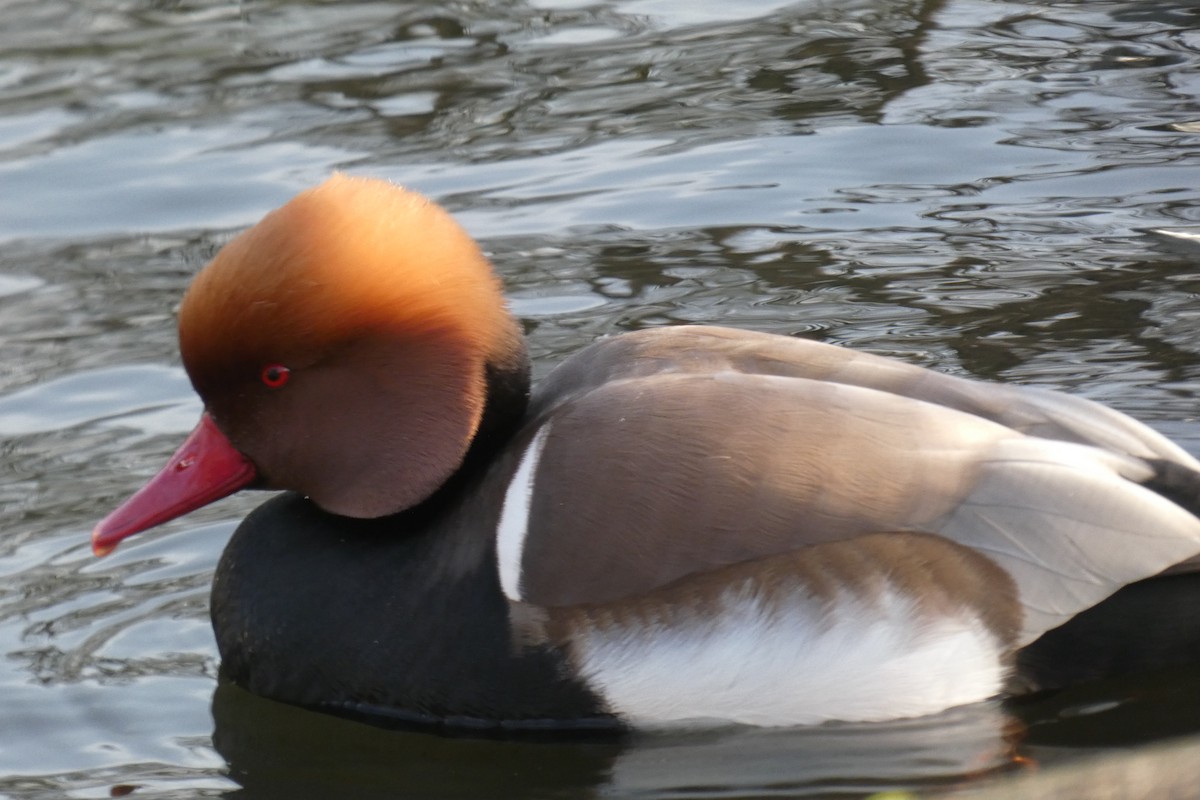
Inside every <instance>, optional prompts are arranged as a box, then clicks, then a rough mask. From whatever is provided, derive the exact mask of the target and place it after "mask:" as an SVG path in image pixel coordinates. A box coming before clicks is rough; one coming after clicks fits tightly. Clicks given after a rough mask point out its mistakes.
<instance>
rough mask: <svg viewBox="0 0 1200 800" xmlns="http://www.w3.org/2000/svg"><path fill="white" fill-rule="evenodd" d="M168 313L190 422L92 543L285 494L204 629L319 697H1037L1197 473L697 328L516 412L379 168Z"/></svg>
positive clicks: (523, 390) (1141, 438)
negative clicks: (196, 414)
mask: <svg viewBox="0 0 1200 800" xmlns="http://www.w3.org/2000/svg"><path fill="white" fill-rule="evenodd" d="M178 325H179V347H180V353H181V357H182V361H183V365H184V368H185V369H186V371H187V374H188V376H189V378H190V379H191V383H192V385H193V386H194V388H195V390H196V392H197V393H198V394H199V396H200V398H201V399H202V400H203V403H204V411H203V414H202V416H201V418H200V421H199V423H198V425H197V426H196V428H195V430H194V431H193V432H192V433H191V434H190V435H189V436H188V437H187V438H186V440H185V441H184V442H183V444H182V445H181V446H180V447H179V449H178V450H177V451H176V452H175V454H174V455H173V456H172V457H171V458H170V459H169V460H168V462H167V463H166V465H165V466H164V467H163V468H162V470H161V471H160V472H159V473H158V474H157V475H156V476H155V477H153V478H152V479H151V480H150V481H149V482H148V483H147V484H146V485H145V486H144V487H143V488H142V489H140V490H139V491H138V492H137V493H135V494H134V495H133V496H132V497H130V498H129V499H128V500H126V501H125V502H124V503H123V504H121V505H120V506H119V507H117V508H116V510H114V511H113V512H112V513H111V514H109V515H108V516H107V517H105V518H104V519H103V520H102V521H101V522H100V523H99V524H98V525H97V526H96V528H95V529H94V531H93V532H92V547H93V550H94V552H95V553H96V554H97V555H105V554H107V553H109V552H111V551H112V550H113V549H114V548H115V547H116V546H117V545H118V544H119V543H120V542H122V541H123V540H124V539H126V538H127V537H129V536H131V535H133V534H135V533H138V532H141V531H145V530H147V529H149V528H152V527H154V526H157V525H159V524H162V523H164V522H166V521H168V520H172V519H175V518H177V517H180V516H182V515H184V514H186V513H188V512H190V511H192V510H195V509H197V508H200V507H201V506H204V505H207V504H209V503H212V502H214V501H216V500H218V499H220V498H222V497H226V496H228V495H231V494H233V493H235V492H238V491H240V490H242V489H271V490H282V491H281V492H279V493H277V494H275V495H273V496H272V497H271V498H270V499H269V500H267V501H266V502H265V503H264V504H262V505H261V506H259V507H258V508H257V509H256V510H254V511H253V512H252V513H250V514H249V516H248V517H246V519H245V520H244V521H243V522H242V523H241V524H240V525H239V526H238V528H237V530H236V531H235V532H234V534H233V536H232V537H231V539H230V541H229V543H228V544H227V546H226V548H225V550H224V552H223V554H222V556H221V558H220V561H219V564H218V565H217V568H216V572H215V576H214V578H213V587H212V595H211V616H212V622H213V628H214V633H215V638H216V643H217V648H218V650H219V652H220V656H221V674H222V676H223V677H224V678H227V679H228V680H230V681H232V682H233V683H234V684H236V685H238V686H240V687H242V688H244V689H246V690H248V691H250V692H251V693H253V694H255V695H259V696H262V697H265V698H269V699H273V700H277V701H281V702H284V703H289V704H293V705H298V706H303V707H306V708H311V709H315V710H317V711H323V712H326V713H332V714H341V715H346V716H352V717H356V718H360V719H364V720H367V721H371V722H378V723H379V724H397V725H402V726H410V725H411V726H417V727H430V728H434V729H437V730H442V731H501V732H521V731H547V730H549V731H556V732H557V731H570V730H585V731H597V730H625V731H628V730H632V729H640V728H654V727H660V726H668V727H669V726H675V725H738V724H740V725H757V726H796V725H810V724H820V723H824V722H829V721H834V720H846V721H875V720H890V719H899V718H906V717H916V716H922V715H927V714H934V713H938V712H940V711H943V710H945V709H948V708H952V707H955V706H961V705H966V704H972V703H978V702H985V701H990V700H993V699H995V698H998V697H1005V696H1010V695H1012V694H1014V693H1019V692H1024V691H1031V690H1035V689H1038V688H1044V687H1045V686H1047V685H1049V684H1050V683H1053V682H1054V681H1055V680H1060V679H1061V678H1060V677H1056V676H1061V675H1067V674H1069V673H1070V669H1065V670H1059V671H1058V672H1055V670H1053V669H1050V668H1048V667H1046V666H1045V664H1044V663H1042V662H1045V661H1047V660H1048V659H1049V657H1050V655H1054V657H1055V658H1057V659H1058V660H1060V661H1061V660H1066V661H1069V660H1070V658H1071V650H1072V648H1071V646H1070V642H1067V643H1066V644H1067V646H1065V647H1064V639H1063V638H1061V635H1060V638H1058V639H1056V638H1055V636H1056V635H1058V632H1060V631H1064V630H1066V631H1070V630H1071V629H1072V626H1073V625H1076V626H1077V625H1079V624H1081V623H1079V620H1081V619H1090V616H1089V615H1094V614H1096V611H1097V609H1103V608H1104V607H1105V606H1106V604H1109V603H1112V602H1114V598H1117V597H1119V596H1121V593H1122V592H1123V591H1127V588H1126V587H1130V586H1136V585H1141V584H1143V583H1145V582H1148V581H1150V582H1152V581H1155V580H1167V579H1169V578H1170V577H1171V576H1177V575H1185V576H1187V575H1192V574H1195V573H1196V571H1197V569H1200V565H1198V562H1200V558H1198V556H1200V519H1198V518H1197V512H1198V510H1200V501H1198V499H1200V462H1197V460H1196V459H1195V458H1193V457H1192V456H1191V455H1189V454H1188V453H1187V452H1186V451H1185V450H1184V449H1183V448H1181V447H1180V446H1178V445H1177V444H1175V443H1173V442H1171V441H1170V440H1168V439H1167V438H1166V437H1164V436H1162V435H1160V434H1159V433H1157V432H1155V431H1154V430H1152V429H1151V428H1149V427H1148V426H1146V425H1144V424H1142V423H1139V422H1137V421H1135V420H1133V419H1132V418H1130V417H1128V416H1126V415H1124V414H1121V413H1118V412H1117V411H1114V410H1112V409H1109V408H1107V407H1104V406H1101V405H1099V404H1097V403H1094V402H1091V401H1089V400H1086V399H1083V398H1080V397H1076V396H1071V395H1068V394H1063V393H1058V392H1055V391H1051V390H1046V389H1041V388H1033V387H1027V386H1017V385H1008V384H1000V383H992V382H985V381H978V380H972V379H969V378H965V377H958V376H954V375H950V374H945V373H941V372H937V371H934V370H931V369H928V368H924V367H920V366H916V365H912V364H908V363H904V362H902V361H899V360H895V359H891V358H886V357H882V356H877V355H872V354H869V353H864V352H859V351H856V350H853V349H849V348H845V347H840V346H836V345H832V344H826V343H821V342H817V341H812V340H809V339H805V338H800V337H792V336H784V335H778V334H769V333H762V332H753V331H747V330H737V329H733V328H726V327H717V326H703V325H680V326H664V327H657V328H650V329H644V330H638V331H634V332H627V333H622V334H619V335H613V336H608V337H605V338H601V339H599V340H598V341H595V342H593V343H591V344H590V345H588V346H586V347H584V348H583V349H581V350H579V351H578V352H577V353H575V354H574V355H572V356H570V357H569V358H567V359H565V360H564V361H562V363H560V364H559V365H558V366H557V367H556V368H555V369H553V370H552V371H551V372H550V373H549V374H548V375H547V376H546V377H545V378H544V379H543V380H542V381H540V383H539V385H538V386H537V388H536V389H533V390H531V377H530V359H529V356H528V353H527V347H526V342H525V338H524V335H523V331H522V328H521V325H520V323H519V321H518V320H517V318H516V317H515V316H514V315H513V314H512V312H511V311H510V310H509V308H508V305H507V304H506V302H505V298H504V294H503V288H502V285H501V282H500V279H499V277H498V275H497V273H496V272H495V270H494V269H493V267H492V266H491V264H490V263H489V261H488V259H487V258H486V256H485V255H484V253H483V252H482V251H481V249H480V247H479V246H478V244H477V243H476V242H475V241H474V240H473V239H472V238H471V237H470V236H469V235H468V234H467V233H466V231H465V230H464V229H463V228H462V227H461V226H460V225H459V224H458V223H457V222H456V221H455V220H454V219H453V217H452V216H451V215H450V214H449V213H448V212H447V211H446V210H444V209H443V208H441V207H440V206H439V205H437V204H436V203H434V202H432V201H430V200H428V199H427V198H425V197H423V196H421V195H420V194H418V193H416V192H414V191H411V190H408V189H405V188H402V187H400V186H398V185H395V184H393V183H391V182H388V181H384V180H379V179H374V178H366V177H352V176H348V175H345V174H341V173H337V174H334V175H333V176H332V177H330V178H328V179H327V180H326V181H325V182H324V183H321V184H320V185H318V186H316V187H314V188H310V189H308V190H306V191H304V192H302V193H300V194H298V195H297V196H295V197H294V198H293V199H291V200H290V201H289V202H288V203H286V204H285V205H283V206H282V207H280V208H278V209H276V210H274V211H272V212H271V213H269V214H268V215H266V216H265V217H264V218H263V219H262V220H261V221H259V222H258V223H257V224H256V225H254V226H253V227H251V228H249V229H248V230H246V231H245V232H243V233H241V234H240V235H238V236H236V237H235V238H233V239H232V240H231V241H229V242H228V243H227V244H226V245H224V247H223V248H222V249H221V250H220V251H219V252H218V253H217V254H216V256H215V257H214V258H213V259H212V261H211V262H210V263H208V264H207V265H206V266H205V267H204V268H203V269H202V270H201V271H200V272H199V273H198V274H197V275H196V277H195V278H194V280H193V282H192V284H191V286H190V288H189V289H188V290H187V292H186V294H185V296H184V298H183V300H182V302H181V304H180V307H179V311H178ZM1143 605H1144V604H1143ZM1152 622H1153V620H1146V621H1145V623H1146V626H1152ZM1089 625H1090V623H1089ZM1139 625H1141V623H1139ZM1127 627H1128V626H1127ZM1094 628H1095V626H1091V625H1090V627H1089V631H1088V635H1092V634H1094ZM1093 638H1094V636H1093ZM1046 642H1048V643H1049V644H1048V645H1043V644H1042V643H1046ZM1039 665H1040V666H1039Z"/></svg>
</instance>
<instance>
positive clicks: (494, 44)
mask: <svg viewBox="0 0 1200 800" xmlns="http://www.w3.org/2000/svg"><path fill="white" fill-rule="evenodd" d="M0 23H2V24H0V353H3V358H2V359H0V450H2V452H3V458H2V459H0V530H2V531H3V536H0V573H2V574H3V580H2V581H0V653H3V654H4V658H3V659H0V708H2V709H3V714H4V721H5V723H6V724H5V725H4V726H3V732H0V793H2V794H5V795H7V796H11V797H19V798H42V797H45V798H51V797H53V798H60V797H64V796H67V797H104V796H109V795H110V793H115V794H119V793H121V792H124V791H128V790H129V788H131V787H133V788H134V791H135V796H140V797H162V798H165V797H198V796H208V795H211V796H224V795H227V794H231V793H232V794H234V795H236V796H241V797H247V798H265V797H284V796H286V797H303V796H312V797H318V796H320V797H330V796H356V797H370V796H379V797H403V796H411V797H430V796H436V795H443V796H482V797H497V796H557V797H579V796H591V795H597V796H637V797H648V798H668V797H683V796H686V797H706V796H713V797H717V796H720V797H740V796H747V797H749V796H754V797H759V796H770V795H778V796H797V795H802V794H813V795H830V796H833V795H851V796H852V795H856V794H862V793H867V792H871V791H878V790H882V789H887V788H893V787H926V788H938V789H944V788H956V787H961V786H964V785H969V784H971V783H972V782H973V781H977V780H979V779H980V778H981V776H987V775H991V774H994V773H1006V772H1009V771H1012V770H1016V769H1020V767H1019V766H1015V765H1017V764H1018V763H1023V762H1024V761H1028V760H1033V761H1038V762H1042V763H1049V764H1053V763H1056V762H1059V761H1063V760H1071V759H1075V758H1078V757H1080V756H1081V755H1087V754H1094V753H1103V752H1107V751H1109V750H1118V749H1121V748H1123V747H1126V746H1128V745H1130V744H1135V743H1139V742H1144V741H1149V740H1152V739H1155V738H1160V737H1165V736H1174V735H1178V734H1183V733H1189V732H1192V731H1194V730H1195V729H1196V728H1198V727H1200V725H1198V724H1197V723H1195V722H1194V721H1193V720H1192V719H1190V717H1194V714H1189V713H1188V709H1194V708H1195V707H1196V701H1197V699H1198V694H1200V686H1198V685H1197V682H1196V680H1195V679H1193V678H1189V677H1187V676H1174V677H1163V676H1156V677H1155V678H1154V679H1153V680H1147V681H1146V682H1143V683H1133V684H1111V685H1105V686H1100V687H1089V688H1087V689H1083V690H1080V691H1078V692H1075V693H1070V694H1068V695H1065V696H1062V697H1059V698H1057V699H1055V700H1051V701H1047V702H1045V703H1042V704H1032V705H1029V706H1026V707H1022V708H1019V709H1015V710H1013V709H1002V708H1000V707H998V706H995V705H984V706H979V707H973V708H969V709H960V710H955V711H953V712H950V713H948V714H945V715H942V716H939V717H934V718H930V719H925V720H915V721H909V722H902V723H896V724H893V725H884V726H847V725H834V726H825V727H822V728H817V729H808V730H798V731H755V730H739V729H729V730H724V731H710V732H694V733H688V734H675V735H666V734H646V735H642V736H638V737H635V738H633V739H632V740H628V741H624V742H620V743H613V742H558V743H550V744H547V743H539V744H537V745H534V744H529V743H519V742H472V741H466V740H457V739H438V738H435V737H430V736H426V735H421V734H411V733H400V732H381V731H375V730H372V729H367V728H364V727H362V726H358V725H354V724H351V723H347V722H344V721H340V720H331V719H327V718H325V717H321V716H318V715H313V714H307V713H305V712H299V711H296V710H295V709H289V708H283V707H279V706H277V705H275V704H271V703H267V702H265V701H262V700H258V699H256V698H253V697H249V696H247V695H245V694H244V693H241V692H239V691H238V690H236V689H234V688H232V687H221V689H220V690H219V691H218V690H217V681H216V668H217V657H216V652H215V647H214V644H213V641H212V636H211V632H210V630H209V627H208V621H207V592H208V585H209V581H210V579H211V574H212V570H213V567H214V565H215V563H216V559H217V557H218V555H219V553H220V551H221V549H222V547H223V546H224V542H225V540H226V538H227V537H228V534H229V533H230V532H231V531H232V529H233V527H234V526H235V524H236V522H237V520H238V519H239V518H240V517H241V516H242V515H243V514H244V513H245V512H246V511H247V510H248V509H249V508H251V507H253V505H255V504H256V502H257V501H258V498H255V497H241V498H234V499H231V500H228V501H224V502H222V503H220V504H218V505H216V506H214V507H211V508H209V509H205V510H203V511H201V512H198V513H196V514H193V515H191V516H190V517H188V518H187V519H185V520H181V521H177V522H175V523H172V524H170V525H168V526H166V527H165V528H164V529H163V530H162V531H160V532H156V533H152V534H148V535H145V536H142V537H140V538H139V539H138V540H136V541H135V542H131V543H130V544H129V545H127V546H126V547H123V548H122V549H121V550H119V551H118V552H117V553H116V554H114V555H113V556H111V557H109V558H107V559H104V560H102V561H98V560H96V559H94V558H92V557H91V555H90V552H89V550H88V545H87V532H88V530H89V529H90V527H91V526H92V524H94V522H95V521H96V520H97V519H98V518H100V517H101V516H103V514H104V513H105V512H106V511H107V510H108V509H109V508H111V506H112V505H113V504H114V503H115V502H117V501H118V500H119V499H120V498H122V497H123V496H125V495H127V494H128V493H130V492H131V491H133V489H135V488H136V487H137V486H138V485H139V484H140V483H141V482H142V481H143V480H144V479H145V478H146V477H147V476H149V475H150V474H152V473H153V471H154V470H155V469H156V468H157V466H158V465H159V464H160V463H161V462H162V461H163V460H164V459H165V457H166V456H167V455H168V454H169V453H170V452H171V451H172V450H173V448H174V445H175V444H176V443H177V442H178V441H179V439H180V438H181V436H182V435H183V434H184V433H186V432H187V430H188V429H189V428H190V427H191V425H192V423H193V421H194V419H195V416H196V414H197V413H198V411H199V407H198V404H197V401H196V400H195V398H194V397H193V396H192V394H191V392H190V389H189V387H188V384H187V380H186V377H185V376H184V375H183V373H182V371H181V370H180V368H179V362H178V358H177V354H176V347H175V339H174V317H173V315H174V308H175V305H176V303H177V302H178V299H179V297H180V295H181V293H182V291H183V290H184V288H185V287H186V285H187V283H188V281H189V279H190V276H191V275H192V274H194V272H195V271H196V270H197V269H198V268H199V267H200V266H201V265H202V264H203V263H204V262H205V261H206V260H207V259H208V258H209V257H211V255H212V254H213V252H214V251H215V250H216V249H217V248H218V247H219V246H220V245H221V244H222V243H223V242H225V241H227V240H228V238H229V237H230V236H231V235H232V234H233V233H235V232H236V231H237V230H239V229H241V228H242V227H244V226H246V225H249V224H251V223H252V222H253V221H254V220H255V219H257V218H258V217H259V216H260V215H261V214H263V213H264V212H265V211H267V210H268V209H269V208H271V207H273V206H275V205H278V204H280V203H281V202H283V201H284V200H286V199H287V198H288V197H289V196H290V195H292V194H293V193H294V192H296V191H298V190H300V189H302V188H304V187H306V186H309V185H312V184H314V183H317V182H319V181H320V180H322V179H323V178H324V177H325V176H326V175H328V174H329V172H330V171H332V170H334V169H340V170H344V171H347V172H350V173H354V174H370V175H378V176H382V177H386V178H390V179H393V180H396V181H399V182H402V183H405V184H407V185H409V186H412V187H414V188H417V189H419V190H421V191H423V192H426V193H427V194H429V195H431V196H432V197H434V198H436V199H438V200H439V201H441V202H443V203H445V204H446V205H447V206H448V207H449V208H451V209H452V210H453V211H454V212H455V213H456V215H457V216H458V217H459V218H460V219H461V220H462V221H463V222H464V224H465V225H466V226H467V227H468V229H469V230H470V231H471V232H472V233H473V234H475V235H476V236H477V237H479V238H480V240H481V241H482V243H483V244H484V246H485V248H486V249H487V251H488V252H489V253H490V254H491V256H492V258H493V259H494V261H495V263H496V265H497V268H498V269H499V271H500V272H501V274H502V276H503V278H504V281H505V283H506V285H507V288H508V290H509V293H510V296H511V297H512V298H513V303H514V308H515V310H516V311H517V312H518V313H519V315H520V316H521V317H522V319H523V320H524V321H525V324H526V328H527V331H528V333H529V335H530V339H531V344H532V349H533V353H534V356H535V368H536V370H537V372H538V374H544V373H545V371H547V370H548V369H549V368H550V367H551V366H552V365H553V364H554V363H556V362H557V361H558V360H559V359H561V357H562V356H564V355H565V354H567V353H570V352H573V351H574V350H576V349H578V348H579V347H581V346H582V345H583V344H585V343H587V342H590V341H592V340H593V339H595V338H596V337H598V336H601V335H604V334H608V333H613V332H618V331H624V330H631V329H635V328H640V327H647V326H656V325H664V324H676V323H690V322H716V323H720V324H727V325H734V326H739V327H745V328H752V329H757V330H764V331H771V332H775V333H783V334H795V335H805V336H811V337H814V338H817V339H821V340H825V341H830V342H836V343H839V344H844V345H847V346H850V347H854V348H859V349H863V350H867V351H871V352H876V353H881V354H885V355H893V356H897V357H900V358H903V359H906V360H909V361H912V362H915V363H919V364H924V365H928V366H931V367H934V368H936V369H939V370H943V371H946V372H950V373H955V374H965V375H972V376H977V377H981V378H990V379H998V380H1005V381H1013V382H1018V383H1024V384H1036V385H1043V386H1049V387H1053V388H1059V389H1064V390H1068V391H1072V392H1075V393H1078V394H1082V395H1084V396H1087V397H1091V398H1093V399H1097V400H1100V401H1102V402H1105V403H1108V404H1110V405H1112V406H1114V407H1116V408H1119V409H1121V410H1123V411H1126V412H1129V413H1131V414H1133V415H1135V416H1137V417H1139V418H1141V419H1143V420H1145V421H1147V422H1148V423H1149V424H1151V425H1153V426H1155V427H1156V428H1158V429H1160V430H1162V431H1164V432H1165V433H1167V434H1168V435H1170V436H1172V437H1173V438H1175V439H1176V440H1177V441H1179V442H1180V443H1181V444H1182V445H1183V446H1184V447H1186V448H1188V449H1189V450H1191V451H1192V452H1194V453H1197V452H1200V421H1198V420H1197V419H1196V408H1197V404H1196V400H1197V387H1198V386H1200V303H1197V295H1196V293H1197V290H1198V289H1200V270H1198V269H1197V267H1196V263H1197V253H1200V244H1198V239H1197V236H1200V100H1198V97H1197V94H1198V90H1200V77H1198V76H1200V68H1198V67H1200V63H1198V62H1200V53H1198V50H1200V33H1197V31H1200V11H1198V9H1197V7H1196V6H1195V4H1193V3H1190V2H1186V1H1185V0H1174V1H1173V2H1172V1H1168V2H1155V3H1146V2H1144V1H1143V0H1124V1H1120V2H1118V1H1115V0H1114V1H1111V2H1105V0H1088V2H1058V3H1046V2H1032V1H1030V2H1000V1H999V0H927V1H926V2H915V1H909V2H906V1H905V0H886V1H885V0H842V1H841V2H836V3H829V2H821V1H818V0H809V1H808V2H798V3H785V2H772V1H771V0H756V1H755V2H738V3H728V2H725V3H718V2H709V1H707V0H706V2H685V0H630V1H629V2H617V1H615V0H614V1H613V2H588V1H587V0H582V1H581V0H560V1H559V2H554V1H553V0H539V1H536V2H455V3H384V2H379V3H368V2H357V3H354V2H351V3H346V2H339V3H323V2H308V3H300V2H242V3H228V2H215V1H214V2H205V1H202V0H191V1H190V2H189V1H188V0H183V1H182V2H154V1H152V0H123V1H122V2H117V1H116V0H95V1H94V2H89V3H84V4H80V3H70V2H66V0H9V2H6V3H4V4H3V5H2V6H0Z"/></svg>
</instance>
